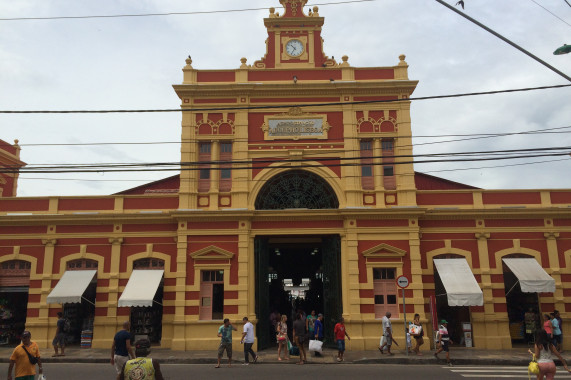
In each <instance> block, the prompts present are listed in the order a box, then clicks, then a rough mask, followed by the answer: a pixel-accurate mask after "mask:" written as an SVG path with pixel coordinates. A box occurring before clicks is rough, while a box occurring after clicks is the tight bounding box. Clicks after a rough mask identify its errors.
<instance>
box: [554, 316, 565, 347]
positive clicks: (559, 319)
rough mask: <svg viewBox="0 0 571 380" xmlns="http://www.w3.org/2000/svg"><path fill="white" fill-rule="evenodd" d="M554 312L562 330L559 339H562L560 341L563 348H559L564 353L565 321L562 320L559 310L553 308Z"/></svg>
mask: <svg viewBox="0 0 571 380" xmlns="http://www.w3.org/2000/svg"><path fill="white" fill-rule="evenodd" d="M553 313H554V314H555V318H556V319H557V321H558V322H559V330H560V331H561V337H560V338H559V340H560V341H561V342H559V343H560V346H561V349H560V350H559V353H560V354H562V353H563V321H562V320H561V315H560V314H559V310H553Z"/></svg>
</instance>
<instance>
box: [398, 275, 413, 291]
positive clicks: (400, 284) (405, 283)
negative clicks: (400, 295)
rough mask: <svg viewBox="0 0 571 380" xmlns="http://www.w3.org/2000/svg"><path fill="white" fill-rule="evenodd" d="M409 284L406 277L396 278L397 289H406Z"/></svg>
mask: <svg viewBox="0 0 571 380" xmlns="http://www.w3.org/2000/svg"><path fill="white" fill-rule="evenodd" d="M409 284H410V281H409V280H408V277H406V276H399V278H397V286H398V287H399V288H402V289H404V288H408V285H409Z"/></svg>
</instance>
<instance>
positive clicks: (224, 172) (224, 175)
mask: <svg viewBox="0 0 571 380" xmlns="http://www.w3.org/2000/svg"><path fill="white" fill-rule="evenodd" d="M220 178H221V179H228V178H232V169H221V170H220Z"/></svg>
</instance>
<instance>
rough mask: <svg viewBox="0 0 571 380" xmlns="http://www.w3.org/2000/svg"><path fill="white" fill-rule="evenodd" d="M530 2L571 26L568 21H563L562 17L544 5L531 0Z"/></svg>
mask: <svg viewBox="0 0 571 380" xmlns="http://www.w3.org/2000/svg"><path fill="white" fill-rule="evenodd" d="M529 1H531V2H532V3H535V4H536V5H537V6H539V7H541V8H543V9H544V10H545V11H546V12H548V13H550V14H551V15H552V16H554V17H555V18H558V19H559V20H561V21H563V22H564V23H565V24H567V25H568V26H571V24H569V23H568V22H567V21H565V20H563V19H562V18H561V17H559V16H557V15H556V14H555V13H553V12H551V11H550V10H549V9H547V8H545V7H544V6H543V5H541V4H539V3H538V2H537V1H535V0H529Z"/></svg>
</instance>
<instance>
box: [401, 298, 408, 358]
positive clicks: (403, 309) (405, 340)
mask: <svg viewBox="0 0 571 380" xmlns="http://www.w3.org/2000/svg"><path fill="white" fill-rule="evenodd" d="M402 311H403V314H404V346H405V350H406V356H408V341H407V336H406V303H405V300H404V288H402Z"/></svg>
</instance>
